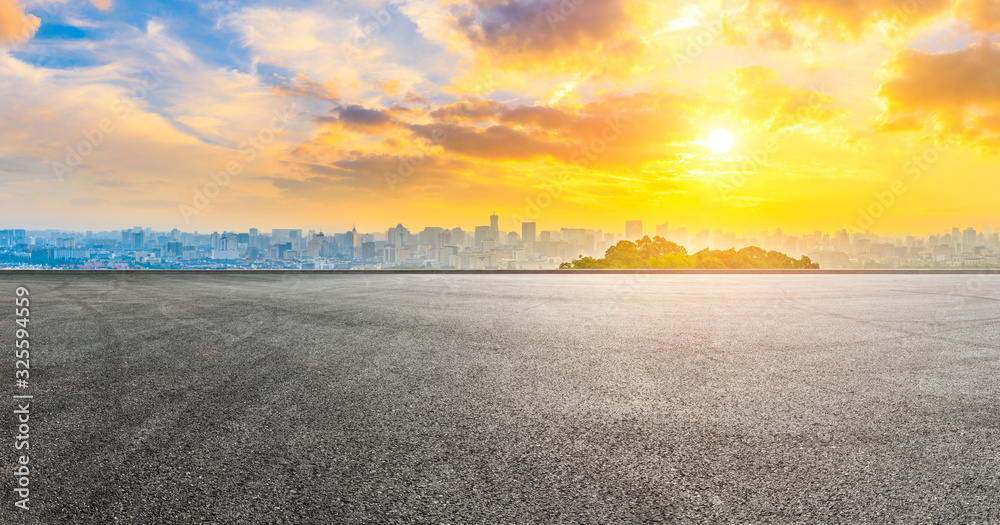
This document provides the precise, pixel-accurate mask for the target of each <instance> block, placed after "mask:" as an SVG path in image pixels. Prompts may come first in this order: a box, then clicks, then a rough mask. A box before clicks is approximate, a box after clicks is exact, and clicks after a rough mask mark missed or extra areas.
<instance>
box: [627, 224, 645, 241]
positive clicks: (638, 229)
mask: <svg viewBox="0 0 1000 525" xmlns="http://www.w3.org/2000/svg"><path fill="white" fill-rule="evenodd" d="M639 239H642V221H626V222H625V240H626V241H638V240H639Z"/></svg>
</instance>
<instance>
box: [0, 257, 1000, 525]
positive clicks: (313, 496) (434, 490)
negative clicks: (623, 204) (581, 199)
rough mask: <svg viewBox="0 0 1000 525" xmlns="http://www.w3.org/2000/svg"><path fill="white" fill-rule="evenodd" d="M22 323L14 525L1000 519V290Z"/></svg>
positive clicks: (244, 286) (566, 297)
mask: <svg viewBox="0 0 1000 525" xmlns="http://www.w3.org/2000/svg"><path fill="white" fill-rule="evenodd" d="M16 286H26V287H28V289H29V290H30V292H31V295H30V298H31V304H30V319H31V321H30V327H29V331H30V341H31V358H30V359H31V361H30V380H29V381H30V384H29V387H28V388H27V389H21V390H18V389H16V388H15V387H14V366H15V364H14V361H15V358H14V354H13V344H14V343H13V341H14V338H15V332H14V330H15V328H16V325H15V324H14V315H13V314H14V307H13V305H14V298H15V295H14V289H15V287H16ZM3 303H7V305H8V306H7V307H4V308H2V309H0V311H2V312H4V314H3V316H2V317H0V341H3V345H4V348H7V349H8V350H6V351H4V353H3V355H4V356H5V357H3V358H0V395H3V397H4V398H5V400H4V403H3V406H6V407H10V408H9V409H7V410H4V411H3V412H2V413H0V438H2V439H3V440H4V442H5V443H8V444H9V445H7V446H5V447H4V451H5V452H3V454H2V456H0V464H3V465H4V471H5V475H4V476H2V478H0V489H2V498H0V505H2V507H0V523H27V524H38V523H81V524H104V523H137V524H155V523H226V524H228V523H319V524H327V523H518V524H520V523H655V522H691V523H694V522H713V523H727V522H728V523H800V522H801V523H816V522H824V523H962V524H971V523H1000V380H998V379H1000V350H998V348H1000V324H998V321H1000V275H565V276H563V275H468V276H462V275H415V274H411V275H398V274H385V275H378V274H364V275H343V274H338V275H322V274H291V273H290V274H287V275H281V274H269V275H252V274H239V273H231V274H225V275H213V274H204V273H197V274H169V273H164V274H155V275H143V274H141V273H135V274H87V275H70V274H65V273H59V272H40V273H37V274H30V275H24V274H17V275H14V274H0V304H3ZM23 393H29V394H31V395H33V396H34V398H33V399H32V400H31V403H30V414H31V416H30V431H31V432H30V446H31V448H30V467H31V475H30V507H31V510H30V511H27V512H25V511H22V510H18V509H15V507H14V501H15V499H16V498H15V494H14V492H13V488H14V486H15V484H16V483H17V482H18V481H17V480H18V478H17V477H16V476H13V475H11V474H10V472H11V471H12V470H13V469H14V468H15V467H17V463H16V460H17V457H18V456H17V455H16V454H15V450H14V448H13V443H14V442H15V439H16V438H15V434H16V432H17V424H16V421H15V415H14V409H15V408H16V407H15V404H14V402H13V401H12V398H11V396H12V395H13V394H23Z"/></svg>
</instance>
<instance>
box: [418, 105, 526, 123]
mask: <svg viewBox="0 0 1000 525" xmlns="http://www.w3.org/2000/svg"><path fill="white" fill-rule="evenodd" d="M506 109H507V106H505V105H503V104H501V103H499V102H497V101H495V100H471V101H468V100H463V101H460V102H455V103H452V104H448V105H446V106H442V107H440V108H438V109H435V110H434V111H431V117H432V118H434V120H438V121H441V122H484V121H488V120H493V119H495V118H496V117H497V116H498V115H500V114H501V113H503V112H504V111H505V110H506Z"/></svg>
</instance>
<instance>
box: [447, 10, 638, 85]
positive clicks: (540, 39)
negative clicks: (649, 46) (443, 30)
mask: <svg viewBox="0 0 1000 525" xmlns="http://www.w3.org/2000/svg"><path fill="white" fill-rule="evenodd" d="M641 6H642V4H641V3H639V2H632V1H629V0H602V1H587V2H573V1H567V0H472V1H471V2H468V3H464V4H459V5H455V6H453V7H452V13H453V15H454V17H455V18H454V23H455V24H456V26H457V27H458V28H459V29H460V30H461V31H462V33H463V34H464V36H465V38H466V39H467V40H468V41H469V42H470V43H471V44H473V45H474V46H475V47H476V48H477V49H478V50H480V51H481V52H482V53H483V56H485V57H486V58H488V59H489V60H490V61H492V62H493V63H494V64H496V65H497V66H499V67H501V68H505V69H512V70H522V71H524V70H550V71H576V70H579V69H586V70H589V69H591V68H595V67H598V68H601V69H603V70H605V71H604V72H607V71H611V70H616V71H627V70H630V69H631V67H632V66H633V65H634V64H635V62H636V60H637V59H638V58H639V56H640V55H641V54H642V52H643V51H644V48H645V44H644V43H643V41H642V39H641V38H640V35H638V34H637V31H636V29H637V25H638V24H637V20H641Z"/></svg>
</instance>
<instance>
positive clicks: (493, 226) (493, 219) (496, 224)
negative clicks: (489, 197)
mask: <svg viewBox="0 0 1000 525" xmlns="http://www.w3.org/2000/svg"><path fill="white" fill-rule="evenodd" d="M490 235H491V236H492V237H493V238H492V239H490V240H493V241H499V240H500V217H499V216H498V215H497V214H496V212H493V215H490Z"/></svg>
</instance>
